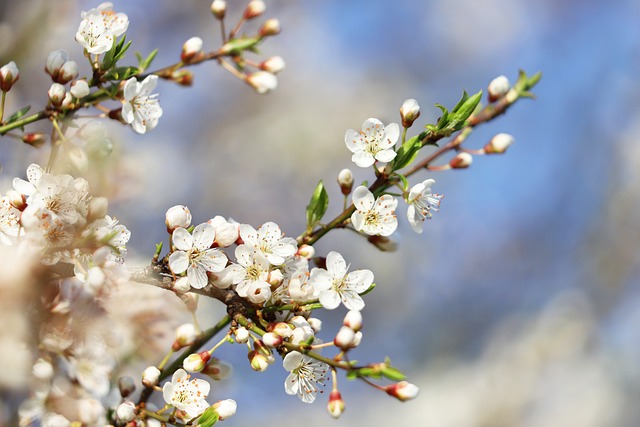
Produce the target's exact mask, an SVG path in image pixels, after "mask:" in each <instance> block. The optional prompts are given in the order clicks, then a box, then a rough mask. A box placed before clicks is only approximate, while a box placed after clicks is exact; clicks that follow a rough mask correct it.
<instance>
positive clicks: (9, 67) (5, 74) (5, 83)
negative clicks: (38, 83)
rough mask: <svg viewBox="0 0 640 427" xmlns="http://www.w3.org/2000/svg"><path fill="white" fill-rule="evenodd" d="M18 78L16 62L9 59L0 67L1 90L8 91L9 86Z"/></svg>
mask: <svg viewBox="0 0 640 427" xmlns="http://www.w3.org/2000/svg"><path fill="white" fill-rule="evenodd" d="M19 78H20V72H19V71H18V67H17V66H16V63H15V62H13V61H11V62H9V63H8V64H6V65H3V66H2V67H1V68H0V89H2V91H3V92H9V90H11V87H12V86H13V84H14V83H15V82H17V81H18V79H19Z"/></svg>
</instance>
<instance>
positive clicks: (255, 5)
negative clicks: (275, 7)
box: [242, 0, 267, 19]
mask: <svg viewBox="0 0 640 427" xmlns="http://www.w3.org/2000/svg"><path fill="white" fill-rule="evenodd" d="M266 9H267V6H266V5H265V4H264V1H262V0H251V1H250V2H249V4H248V5H247V8H246V9H245V10H244V14H243V15H242V17H243V18H244V19H253V18H255V17H258V16H260V15H262V14H263V13H264V11H265V10H266Z"/></svg>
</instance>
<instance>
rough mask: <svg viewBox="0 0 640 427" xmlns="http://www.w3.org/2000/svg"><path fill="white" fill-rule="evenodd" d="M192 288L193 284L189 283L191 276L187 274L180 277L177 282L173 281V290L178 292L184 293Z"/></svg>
mask: <svg viewBox="0 0 640 427" xmlns="http://www.w3.org/2000/svg"><path fill="white" fill-rule="evenodd" d="M190 290H191V285H190V284H189V278H188V277H187V276H182V277H178V278H177V279H176V281H175V282H173V291H174V292H175V293H177V294H184V293H186V292H189V291H190Z"/></svg>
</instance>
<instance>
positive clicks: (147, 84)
mask: <svg viewBox="0 0 640 427" xmlns="http://www.w3.org/2000/svg"><path fill="white" fill-rule="evenodd" d="M157 84H158V76H156V75H150V76H147V77H146V78H145V79H144V80H143V81H142V82H139V81H138V80H136V78H135V77H131V78H130V79H129V80H127V82H126V83H125V84H124V89H123V95H124V101H123V105H122V119H123V120H124V121H125V123H128V124H130V125H131V127H132V128H133V130H134V131H136V132H137V133H141V134H143V133H146V132H147V131H150V130H151V129H153V128H155V127H156V126H157V125H158V120H159V119H160V117H162V108H161V107H160V103H159V102H158V94H157V93H154V94H152V93H151V92H152V91H153V90H154V89H155V88H156V85H157Z"/></svg>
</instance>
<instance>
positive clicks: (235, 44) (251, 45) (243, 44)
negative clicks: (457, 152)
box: [220, 37, 262, 54]
mask: <svg viewBox="0 0 640 427" xmlns="http://www.w3.org/2000/svg"><path fill="white" fill-rule="evenodd" d="M261 40H262V39H261V38H260V37H242V38H239V39H233V40H229V41H228V42H227V43H225V44H224V46H222V47H221V48H220V52H221V53H222V54H230V53H231V54H238V53H241V52H242V51H243V50H253V49H255V47H256V45H257V44H258V43H260V41H261Z"/></svg>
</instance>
